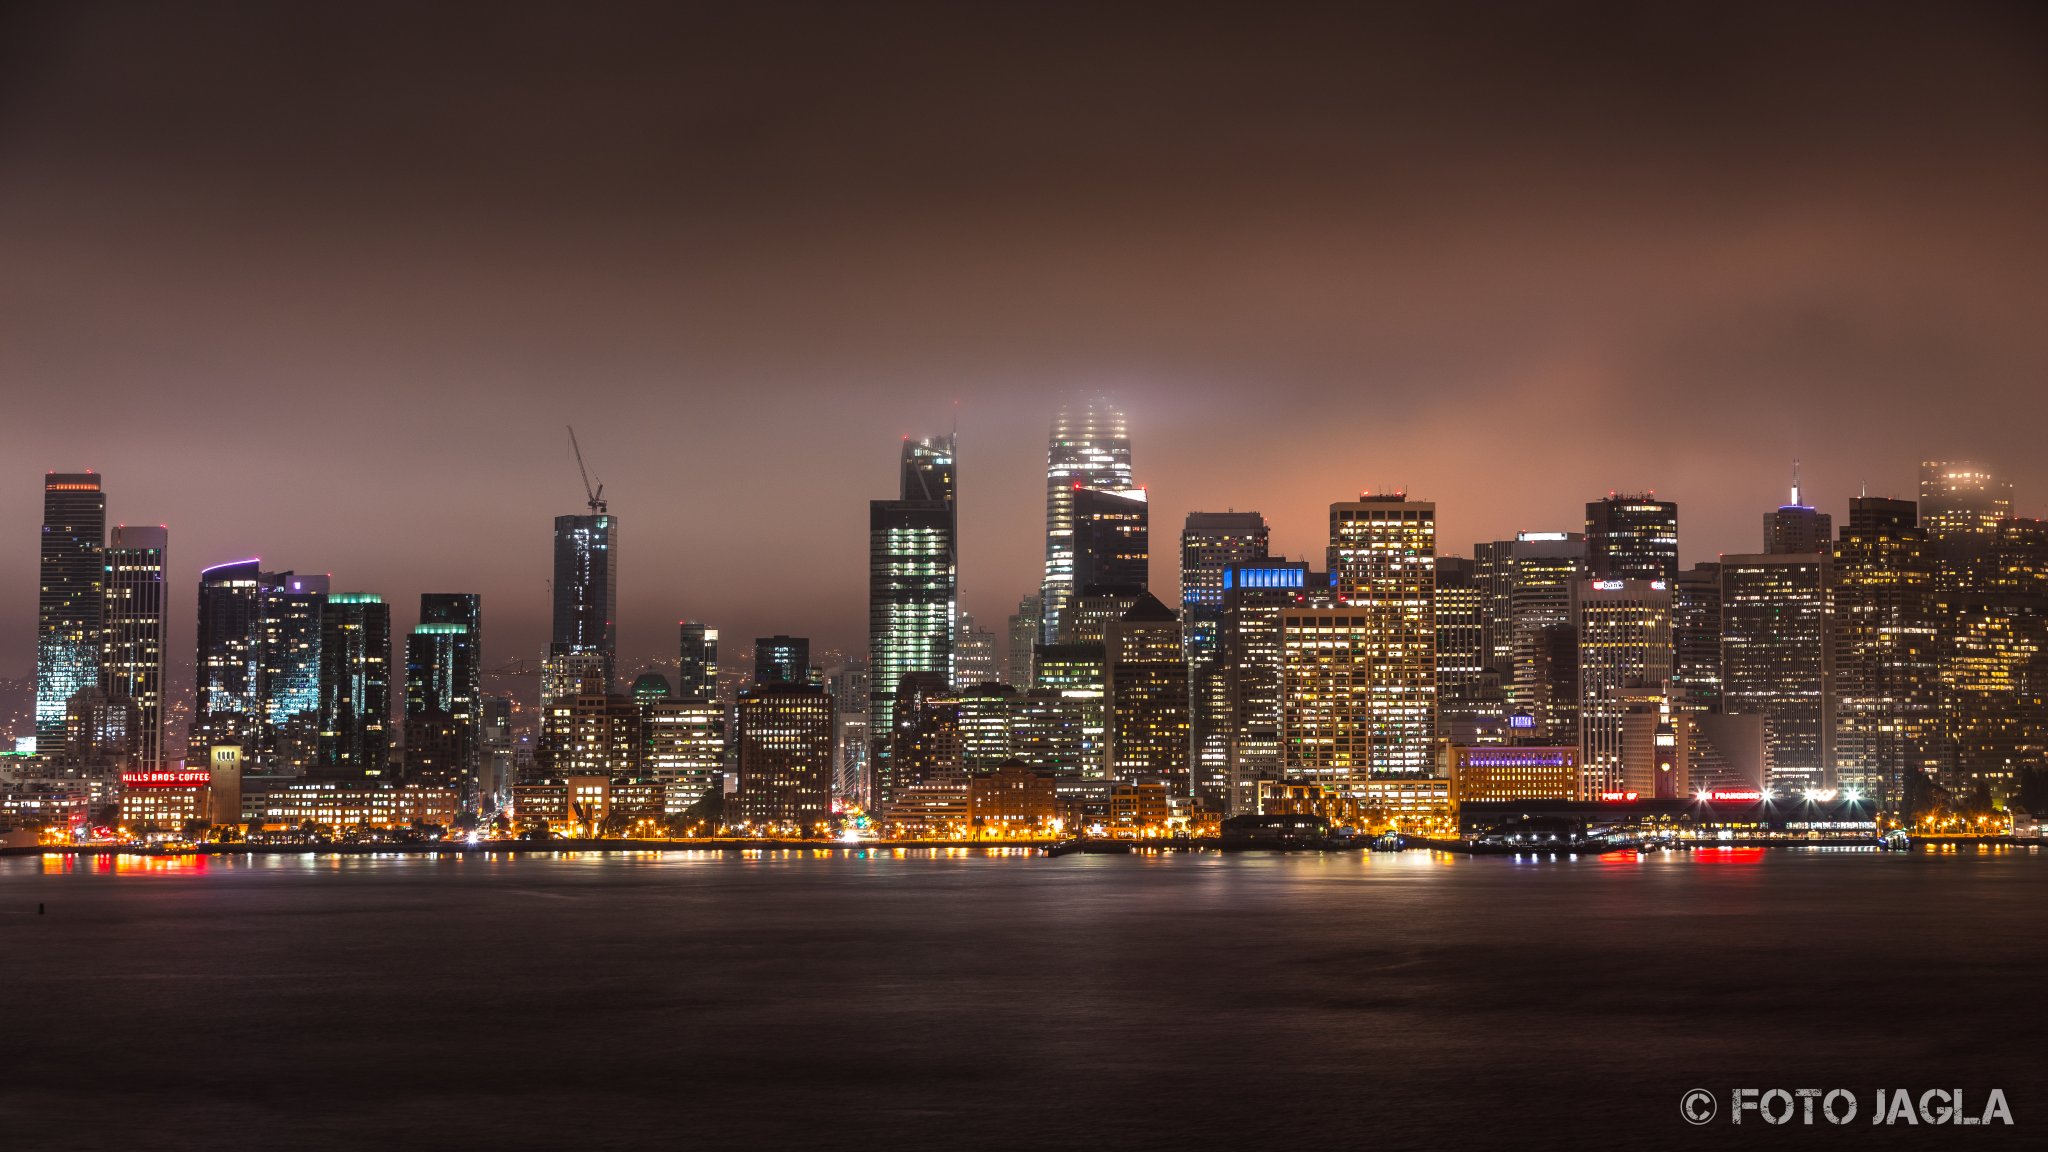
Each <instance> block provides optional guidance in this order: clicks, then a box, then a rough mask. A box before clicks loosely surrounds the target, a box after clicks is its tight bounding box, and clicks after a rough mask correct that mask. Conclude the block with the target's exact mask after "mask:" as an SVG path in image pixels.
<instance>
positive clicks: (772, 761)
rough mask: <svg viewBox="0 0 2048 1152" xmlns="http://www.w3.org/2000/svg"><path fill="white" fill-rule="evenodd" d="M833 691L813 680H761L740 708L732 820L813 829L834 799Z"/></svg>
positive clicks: (756, 827) (758, 827)
mask: <svg viewBox="0 0 2048 1152" xmlns="http://www.w3.org/2000/svg"><path fill="white" fill-rule="evenodd" d="M832 712H833V708H832V696H831V694H830V693H828V692H826V691H825V690H824V689H823V688H821V687H819V686H817V685H815V684H756V685H754V686H753V687H751V688H749V689H747V690H746V691H744V692H742V693H740V698H739V704H738V706H737V708H736V710H735V714H736V716H737V719H738V726H737V727H738V730H737V732H736V733H735V736H734V738H735V740H736V741H737V742H738V745H739V748H738V755H737V757H736V760H737V764H738V767H739V790H738V792H737V793H736V794H734V796H733V797H732V812H731V813H730V814H729V815H728V816H727V818H726V820H727V822H728V823H730V824H734V825H739V826H743V827H745V828H747V829H749V830H752V831H780V830H787V831H792V832H803V833H815V832H819V831H822V830H823V829H824V825H825V821H826V818H827V816H828V815H829V811H830V804H831V799H832Z"/></svg>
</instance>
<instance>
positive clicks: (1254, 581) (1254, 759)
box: [1217, 559, 1327, 813]
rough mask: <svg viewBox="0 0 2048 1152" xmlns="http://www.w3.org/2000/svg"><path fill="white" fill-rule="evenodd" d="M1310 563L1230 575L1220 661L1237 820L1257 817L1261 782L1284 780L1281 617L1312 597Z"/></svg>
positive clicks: (1230, 792)
mask: <svg viewBox="0 0 2048 1152" xmlns="http://www.w3.org/2000/svg"><path fill="white" fill-rule="evenodd" d="M1309 575H1310V573H1309V571H1308V564H1307V563H1306V562H1290V561H1287V560H1277V559H1274V560H1262V561H1255V562H1252V563H1248V564H1233V565H1231V566H1230V567H1229V568H1227V569H1225V570H1224V572H1223V619H1222V621H1221V622H1220V623H1219V625H1218V633H1217V642H1218V648H1219V654H1218V656H1217V662H1218V665H1219V667H1220V668H1221V669H1222V677H1221V678H1222V680H1223V682H1224V697H1225V700H1226V701H1227V704H1226V710H1225V711H1226V714H1225V727H1226V731H1225V736H1226V754H1227V757H1228V766H1227V769H1226V773H1225V775H1226V788H1225V792H1226V795H1225V803H1226V806H1227V809H1228V811H1230V812H1232V813H1241V812H1255V811H1257V810H1258V796H1259V782H1260V781H1262V780H1278V779H1280V778H1281V772H1282V764H1283V758H1282V756H1281V751H1280V712H1281V674H1282V673H1281V663H1282V660H1281V638H1280V613H1281V612H1282V611H1283V610H1285V609H1287V608H1294V607H1299V606H1301V605H1302V604H1304V603H1305V602H1306V601H1307V598H1308V596H1309V594H1310V593H1311V591H1314V592H1316V593H1327V589H1313V590H1312V589H1310V588H1309V587H1308V582H1309Z"/></svg>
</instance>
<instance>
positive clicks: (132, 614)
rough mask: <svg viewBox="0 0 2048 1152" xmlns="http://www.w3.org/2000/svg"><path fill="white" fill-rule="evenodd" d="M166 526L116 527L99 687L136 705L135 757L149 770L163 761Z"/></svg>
mask: <svg viewBox="0 0 2048 1152" xmlns="http://www.w3.org/2000/svg"><path fill="white" fill-rule="evenodd" d="M169 536H170V533H169V532H168V531H166V530H165V529H164V528H163V527H162V526H160V525H159V526H154V527H129V526H128V525H125V524H123V525H121V526H119V527H117V528H115V529H114V533H113V539H112V540H110V541H109V542H108V544H107V550H106V616H105V626H106V646H105V654H104V657H103V659H102V661H101V664H100V687H101V688H103V689H105V690H106V693H107V695H108V697H109V698H112V699H126V700H130V701H132V702H133V703H134V705H135V716H136V732H135V759H136V762H137V763H138V764H140V765H141V766H142V768H143V770H144V771H153V770H155V769H156V768H157V767H158V766H159V765H161V764H162V763H163V761H164V632H165V629H166V628H167V627H168V598H167V597H166V596H165V588H164V563H165V561H164V556H165V549H166V547H167V546H168V543H169Z"/></svg>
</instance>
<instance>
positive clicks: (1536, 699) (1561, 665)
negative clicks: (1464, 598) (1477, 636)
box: [1473, 532, 1586, 746]
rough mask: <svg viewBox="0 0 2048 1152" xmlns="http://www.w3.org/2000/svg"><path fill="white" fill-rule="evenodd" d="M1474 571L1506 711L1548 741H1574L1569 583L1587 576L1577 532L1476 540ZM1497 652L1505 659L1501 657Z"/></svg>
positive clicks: (1530, 734)
mask: <svg viewBox="0 0 2048 1152" xmlns="http://www.w3.org/2000/svg"><path fill="white" fill-rule="evenodd" d="M1477 555H1478V559H1477V560H1476V561H1475V563H1474V565H1473V567H1474V576H1475V578H1476V579H1478V580H1479V582H1480V584H1481V588H1482V591H1483V592H1484V593H1485V596H1486V619H1485V622H1484V623H1485V626H1486V627H1487V629H1488V630H1489V631H1490V632H1491V634H1492V638H1491V641H1490V642H1489V643H1488V644H1487V645H1486V646H1487V647H1489V648H1490V649H1491V650H1492V652H1493V654H1494V658H1495V661H1496V664H1495V667H1496V668H1497V669H1498V670H1499V671H1501V672H1502V673H1503V686H1504V687H1505V688H1506V691H1507V707H1508V710H1509V711H1510V712H1513V713H1516V714H1518V715H1521V716H1526V717H1528V718H1529V721H1530V723H1531V726H1530V727H1528V728H1524V729H1522V730H1521V731H1523V732H1524V733H1525V737H1526V739H1528V740H1531V741H1534V742H1536V743H1538V744H1547V745H1558V746H1562V745H1576V744H1577V743H1578V687H1577V685H1578V674H1577V671H1576V669H1577V657H1576V654H1575V648H1576V645H1577V643H1578V632H1577V628H1576V626H1575V624H1574V622H1573V619H1572V588H1573V587H1574V586H1576V585H1577V584H1578V582H1579V581H1580V580H1583V579H1584V578H1585V575H1586V540H1585V537H1584V536H1583V535H1581V534H1579V533H1577V532H1523V533H1520V534H1518V535H1517V536H1516V537H1515V538H1514V539H1513V540H1507V541H1500V542H1498V543H1495V544H1492V545H1490V546H1489V545H1482V546H1480V548H1479V549H1478V550H1477ZM1503 657H1504V658H1505V659H1504V662H1503Z"/></svg>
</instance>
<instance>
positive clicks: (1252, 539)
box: [1180, 512, 1268, 801]
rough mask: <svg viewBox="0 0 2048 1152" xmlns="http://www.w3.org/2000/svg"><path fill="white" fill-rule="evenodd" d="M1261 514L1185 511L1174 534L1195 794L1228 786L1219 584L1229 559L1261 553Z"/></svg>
mask: <svg viewBox="0 0 2048 1152" xmlns="http://www.w3.org/2000/svg"><path fill="white" fill-rule="evenodd" d="M1267 538H1268V532H1267V528H1266V518H1265V517H1264V516H1261V515H1259V514H1258V513H1257V512H1190V513H1188V519H1187V524H1186V526H1185V527H1183V528H1182V529H1181V534H1180V616H1181V642H1182V647H1183V649H1184V650H1185V652H1186V656H1187V662H1188V721H1189V726H1190V737H1191V740H1192V743H1193V749H1192V752H1191V770H1192V771H1193V773H1194V787H1195V791H1196V792H1197V794H1200V795H1203V796H1207V797H1209V798H1211V799H1215V800H1219V801H1220V800H1222V799H1224V794H1225V793H1226V792H1227V791H1228V790H1229V776H1230V732H1229V728H1230V725H1229V709H1230V697H1229V685H1228V684H1227V683H1226V677H1225V675H1224V672H1223V667H1222V665H1221V663H1220V662H1219V660H1218V657H1219V655H1220V645H1219V644H1218V642H1217V629H1218V626H1219V625H1220V624H1221V622H1222V619H1223V586H1224V579H1225V575H1226V573H1227V572H1228V571H1229V569H1230V566H1231V565H1233V564H1244V563H1251V562H1255V561H1259V560H1264V559H1265V558H1266V547H1267Z"/></svg>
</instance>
